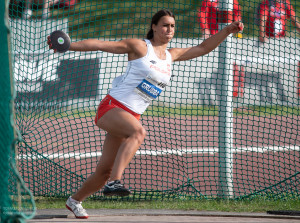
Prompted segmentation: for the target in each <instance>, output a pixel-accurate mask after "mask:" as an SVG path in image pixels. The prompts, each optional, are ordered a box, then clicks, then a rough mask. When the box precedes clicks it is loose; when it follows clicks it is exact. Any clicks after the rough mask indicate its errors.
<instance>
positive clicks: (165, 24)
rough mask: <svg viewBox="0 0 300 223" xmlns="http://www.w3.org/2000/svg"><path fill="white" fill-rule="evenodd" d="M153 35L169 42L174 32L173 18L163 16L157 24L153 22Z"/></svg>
mask: <svg viewBox="0 0 300 223" xmlns="http://www.w3.org/2000/svg"><path fill="white" fill-rule="evenodd" d="M152 29H153V31H154V36H155V37H157V38H159V39H160V40H161V41H162V42H169V41H170V40H171V39H172V38H173V36H174V33H175V19H174V18H173V17H171V16H163V17H161V18H160V20H159V21H158V23H157V25H155V24H153V26H152Z"/></svg>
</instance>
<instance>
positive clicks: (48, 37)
mask: <svg viewBox="0 0 300 223" xmlns="http://www.w3.org/2000/svg"><path fill="white" fill-rule="evenodd" d="M47 44H48V45H49V49H53V48H52V43H51V40H50V36H47ZM53 51H54V53H56V49H53Z"/></svg>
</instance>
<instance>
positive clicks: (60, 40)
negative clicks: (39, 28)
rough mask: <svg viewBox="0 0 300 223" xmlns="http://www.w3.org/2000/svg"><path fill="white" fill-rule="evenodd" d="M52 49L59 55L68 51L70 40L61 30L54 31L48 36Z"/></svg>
mask: <svg viewBox="0 0 300 223" xmlns="http://www.w3.org/2000/svg"><path fill="white" fill-rule="evenodd" d="M50 41H51V44H52V48H53V49H55V50H56V51H57V52H59V53H64V52H66V51H68V50H69V49H70V45H71V39H70V37H69V35H68V34H66V33H65V32H63V31H61V30H56V31H54V32H52V33H51V34H50Z"/></svg>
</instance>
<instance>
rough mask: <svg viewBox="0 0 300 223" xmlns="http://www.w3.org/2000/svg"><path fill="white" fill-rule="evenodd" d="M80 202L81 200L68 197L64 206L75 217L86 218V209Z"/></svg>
mask: <svg viewBox="0 0 300 223" xmlns="http://www.w3.org/2000/svg"><path fill="white" fill-rule="evenodd" d="M81 203H82V202H78V201H75V200H74V199H71V197H69V198H68V200H67V203H66V207H67V208H68V209H69V210H70V211H72V212H73V213H74V215H75V217H76V218H83V219H86V218H88V217H89V215H88V214H87V213H86V210H85V209H83V207H82V206H81Z"/></svg>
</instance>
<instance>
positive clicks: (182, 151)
mask: <svg viewBox="0 0 300 223" xmlns="http://www.w3.org/2000/svg"><path fill="white" fill-rule="evenodd" d="M285 150H291V151H300V146H266V147H241V148H234V149H233V151H232V152H233V153H242V152H244V153H245V152H250V153H254V152H256V153H265V152H279V151H285ZM218 151H219V149H218V148H216V147H211V148H197V147H190V148H178V149H167V150H158V151H155V150H138V151H137V153H136V156H165V155H177V156H183V155H187V154H204V153H208V154H215V153H217V152H218ZM101 155H102V152H87V153H79V152H78V153H68V154H65V153H53V154H47V153H44V154H42V155H18V159H27V160H37V159H44V158H47V159H50V160H52V159H86V158H94V157H100V156H101Z"/></svg>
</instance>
